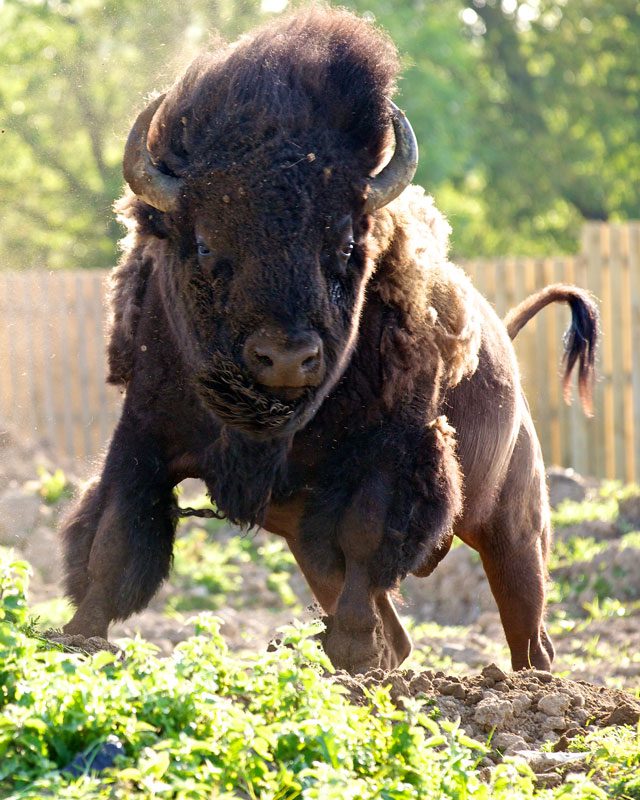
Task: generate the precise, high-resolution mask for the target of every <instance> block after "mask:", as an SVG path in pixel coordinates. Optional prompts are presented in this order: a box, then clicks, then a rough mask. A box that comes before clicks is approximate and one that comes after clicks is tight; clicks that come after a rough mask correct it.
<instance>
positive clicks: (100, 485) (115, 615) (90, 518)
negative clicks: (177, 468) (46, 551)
mask: <svg viewBox="0 0 640 800" xmlns="http://www.w3.org/2000/svg"><path fill="white" fill-rule="evenodd" d="M172 488H173V487H172V483H171V481H170V479H169V476H168V474H167V468H166V465H165V462H164V461H163V459H162V457H161V455H160V453H159V451H158V448H157V446H156V445H155V443H154V441H153V440H152V439H151V438H150V437H145V436H142V435H140V433H139V432H138V431H137V430H136V429H135V425H134V424H132V423H128V422H126V421H121V423H120V425H119V426H118V428H117V430H116V432H115V434H114V437H113V440H112V443H111V446H110V448H109V453H108V455H107V459H106V462H105V466H104V470H103V473H102V476H101V478H100V480H99V482H97V483H94V484H92V485H91V486H90V487H89V488H88V489H87V490H86V491H85V493H84V495H83V496H82V497H81V499H80V501H79V503H78V505H77V507H76V508H75V509H74V510H73V511H72V513H71V515H70V516H69V517H68V519H67V520H66V522H65V523H64V524H63V528H62V537H63V546H64V562H65V567H66V590H67V594H68V595H69V596H70V598H71V600H72V601H73V602H74V604H75V605H76V606H77V610H76V612H75V614H74V616H73V618H72V619H71V621H70V622H69V623H68V624H67V625H65V627H64V632H65V633H67V634H81V635H83V636H86V637H89V636H99V637H101V638H104V639H106V638H107V633H108V628H109V623H110V622H111V621H112V620H116V619H126V618H127V617H128V616H130V615H131V614H133V613H134V612H136V611H140V610H142V609H143V608H145V607H146V606H147V604H148V603H149V601H150V600H151V598H152V597H153V595H154V593H155V592H156V590H157V589H158V587H159V586H160V584H161V582H162V581H163V580H164V578H165V577H166V576H167V574H168V572H169V567H170V564H171V553H172V548H173V539H174V533H175V514H174V513H173V512H174V508H175V504H174V498H173V492H172Z"/></svg>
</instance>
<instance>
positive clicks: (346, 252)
mask: <svg viewBox="0 0 640 800" xmlns="http://www.w3.org/2000/svg"><path fill="white" fill-rule="evenodd" d="M352 253H353V239H349V240H348V241H346V242H343V244H341V245H340V248H339V249H338V260H339V261H340V264H341V265H343V266H346V265H347V262H348V261H349V259H350V258H351V254H352Z"/></svg>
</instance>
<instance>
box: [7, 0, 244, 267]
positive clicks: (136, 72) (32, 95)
mask: <svg viewBox="0 0 640 800" xmlns="http://www.w3.org/2000/svg"><path fill="white" fill-rule="evenodd" d="M258 18H259V11H258V5H257V2H255V0H238V2H237V3H234V2H233V0H218V1H217V2H216V1H215V0H214V2H205V0H188V2H186V3H180V4H170V3H162V4H156V3H143V2H140V0H125V2H122V0H107V2H106V3H105V2H97V1H96V0H32V1H29V0H4V2H2V3H0V63H1V64H2V66H3V79H2V82H1V84H0V116H1V118H2V124H1V126H0V128H1V129H2V134H1V137H2V139H1V141H2V147H0V191H1V192H2V195H3V200H4V202H3V206H2V209H1V211H0V253H1V255H2V265H3V267H11V268H18V269H21V268H24V267H31V266H40V267H42V266H46V267H48V268H58V267H66V268H69V267H105V266H111V265H112V264H113V263H115V260H116V258H117V249H116V242H117V240H118V238H119V237H120V236H121V234H122V231H121V230H120V228H119V226H118V225H117V223H116V221H115V219H114V216H113V212H112V210H111V205H112V203H113V201H114V200H115V199H116V197H117V196H118V195H119V194H120V193H121V191H122V185H123V180H122V173H121V160H122V150H123V147H124V139H125V136H126V134H127V131H128V127H129V124H130V122H131V119H132V117H134V115H135V110H136V109H139V108H140V106H141V104H142V101H143V97H144V95H145V93H148V92H150V91H151V90H153V89H157V88H161V87H162V86H163V85H164V84H166V83H167V82H168V81H169V80H171V79H172V78H173V76H174V75H175V73H176V71H178V70H179V68H180V67H181V66H182V65H184V64H185V63H186V62H187V61H188V60H190V58H191V57H193V56H194V55H195V54H196V52H198V51H199V50H200V49H201V48H203V47H205V46H206V44H207V37H208V33H209V31H210V30H218V31H220V33H221V34H222V35H223V36H224V35H228V36H235V35H237V34H238V33H239V32H241V31H242V30H244V29H245V28H246V27H247V26H248V25H249V24H250V22H251V23H255V22H256V21H257V20H258Z"/></svg>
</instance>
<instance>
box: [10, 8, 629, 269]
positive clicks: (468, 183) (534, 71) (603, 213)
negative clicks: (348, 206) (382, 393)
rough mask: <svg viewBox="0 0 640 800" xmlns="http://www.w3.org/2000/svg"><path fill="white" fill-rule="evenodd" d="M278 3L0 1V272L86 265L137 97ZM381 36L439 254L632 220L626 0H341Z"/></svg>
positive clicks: (550, 244) (557, 246) (110, 254)
mask: <svg viewBox="0 0 640 800" xmlns="http://www.w3.org/2000/svg"><path fill="white" fill-rule="evenodd" d="M285 4H286V0H183V2H181V3H180V4H173V3H158V4H155V3H146V2H143V0H107V2H105V0H100V1H99V2H98V0H48V2H47V1H46V0H4V2H2V0H0V66H1V67H2V81H1V82H0V130H2V133H1V134H0V193H1V196H2V204H1V206H0V267H4V268H24V267H31V266H38V267H46V268H51V269H54V268H60V267H67V268H75V267H104V266H110V265H111V264H113V263H114V262H115V259H116V258H117V245H116V243H117V239H118V238H119V236H120V233H121V232H120V230H119V228H118V226H117V224H116V223H115V220H114V218H113V214H112V212H111V204H112V202H113V200H114V199H115V198H116V197H117V196H118V195H119V193H120V192H121V190H122V178H121V171H120V160H121V154H122V148H123V145H124V138H125V136H126V134H127V131H128V126H129V124H130V122H131V119H132V117H133V116H134V113H135V111H136V109H138V108H140V106H141V102H142V99H143V97H144V95H145V94H146V93H148V92H150V91H151V90H153V89H155V88H161V87H163V86H165V85H167V84H168V83H169V82H170V81H171V79H172V78H173V77H174V76H175V74H176V73H177V72H179V70H180V69H181V68H182V67H183V66H184V65H185V64H186V63H187V62H188V61H189V60H190V58H191V57H193V55H194V54H195V53H196V52H197V51H198V50H200V49H202V48H203V47H206V46H207V45H210V44H211V40H210V33H211V32H213V31H218V32H219V33H220V34H221V35H222V36H223V37H224V38H233V37H235V36H237V34H238V33H240V32H242V31H243V30H246V29H247V28H250V27H251V26H253V25H255V24H257V23H259V22H261V21H262V20H263V19H265V18H267V17H269V16H271V15H273V14H274V13H279V12H280V11H281V10H283V8H284V7H285ZM347 5H348V6H350V7H351V8H353V9H355V10H356V11H358V12H359V13H361V14H365V15H367V16H368V17H370V18H372V19H375V20H376V22H378V23H379V24H380V25H382V27H384V28H385V29H386V30H387V31H388V32H389V33H390V35H391V36H392V38H393V39H394V41H395V42H396V44H397V45H398V47H399V49H400V52H401V53H402V56H403V60H404V64H405V69H404V72H403V76H402V80H401V84H400V89H401V94H400V103H401V105H402V106H403V107H404V108H406V110H407V111H408V113H409V116H410V118H411V120H412V123H413V125H414V127H415V129H416V132H417V134H418V138H419V140H420V144H421V149H422V157H421V163H420V168H419V172H418V175H417V182H419V183H421V184H423V185H424V186H425V187H426V188H427V189H428V191H430V192H432V193H433V194H434V195H435V197H436V200H437V202H438V204H439V206H440V207H441V208H442V209H443V210H444V211H446V213H448V215H449V217H450V219H451V222H452V224H453V227H454V251H455V255H457V256H467V257H474V256H480V255H494V254H506V253H516V252H520V253H529V254H536V253H550V252H558V251H559V250H565V251H566V250H572V249H575V247H576V243H577V237H578V233H579V229H580V225H581V224H582V222H583V220H585V219H625V218H638V217H640V189H639V187H640V174H639V173H640V157H639V156H640V114H639V113H638V112H639V109H638V98H639V96H640V61H639V60H638V58H637V43H638V41H639V40H640V2H638V0H611V1H610V2H607V3H603V2H600V1H599V0H526V2H519V0H501V2H500V0H467V1H466V2H465V0H349V2H347Z"/></svg>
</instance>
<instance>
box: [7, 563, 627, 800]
mask: <svg viewBox="0 0 640 800" xmlns="http://www.w3.org/2000/svg"><path fill="white" fill-rule="evenodd" d="M26 575H27V567H26V565H25V564H24V563H20V562H15V560H13V558H12V556H11V555H10V554H9V553H8V552H3V553H1V554H0V796H2V797H8V798H15V799H16V800H17V798H32V799H33V800H35V798H39V799H40V798H43V797H58V798H83V800H84V799H85V798H87V799H90V798H105V799H106V798H111V799H115V800H118V799H121V800H125V799H127V800H128V798H151V797H155V798H175V800H188V799H189V800H191V799H192V798H203V799H204V798H212V797H215V798H225V799H226V800H231V798H238V797H242V798H264V800H268V799H270V800H274V799H275V798H279V799H280V800H285V798H286V800H294V799H295V798H305V799H307V798H309V799H311V798H318V799H319V798H321V799H322V800H342V798H351V799H352V800H366V798H385V800H413V798H415V797H434V798H436V797H437V798H442V800H447V798H451V799H452V800H454V799H455V800H467V799H470V798H478V800H490V799H491V800H514V799H515V800H534V799H535V798H538V800H551V798H570V797H571V798H577V800H586V799H587V798H594V799H595V798H598V800H600V798H603V799H604V798H607V797H619V798H634V797H637V789H638V782H637V775H638V767H639V766H640V762H639V760H638V759H639V756H638V753H639V752H640V747H639V744H640V739H639V738H638V737H639V736H640V731H638V730H634V729H632V728H618V729H607V730H605V731H599V732H597V733H593V734H589V735H588V736H586V737H584V738H581V739H574V740H573V742H572V744H571V748H572V749H574V750H583V751H587V752H590V753H591V754H592V755H591V763H590V767H591V769H592V777H589V776H584V775H575V776H572V777H569V778H568V780H567V783H566V784H565V785H563V786H560V787H557V788H556V789H552V790H545V789H537V788H536V786H535V783H534V779H533V775H532V773H531V772H530V770H529V769H528V768H527V767H525V766H523V765H522V764H515V763H510V762H508V761H507V762H505V763H503V764H501V765H499V766H498V767H496V768H495V769H493V770H492V771H491V775H490V778H489V780H488V782H482V781H481V780H480V776H479V771H478V763H479V760H480V759H481V758H482V756H483V755H484V753H486V747H485V746H483V745H482V744H480V743H478V742H474V741H473V740H471V739H469V737H468V736H466V734H465V733H464V732H463V731H462V730H460V729H459V727H458V725H456V724H453V723H449V722H446V721H441V722H436V721H435V720H434V719H433V718H432V717H431V716H430V715H429V714H428V713H427V711H428V709H427V708H426V707H425V706H423V705H422V704H421V702H420V700H419V699H406V700H405V701H404V702H403V707H402V708H398V707H397V706H396V705H395V704H393V703H392V702H391V700H390V694H389V688H388V687H384V686H382V687H376V688H373V689H371V690H370V691H369V692H368V694H367V698H366V702H365V703H364V704H363V705H353V704H352V703H351V702H350V701H349V698H348V695H347V694H346V693H345V690H344V689H343V688H342V687H341V686H340V684H339V683H338V682H336V681H335V680H332V678H331V673H332V668H331V665H330V664H329V662H328V660H327V658H326V656H325V655H324V653H323V651H322V650H321V648H320V646H319V644H318V642H317V641H316V640H315V638H314V636H315V634H316V633H317V632H318V631H319V627H320V626H319V625H315V626H293V627H291V626H290V627H287V628H284V629H282V635H283V645H282V646H281V648H279V649H277V650H275V651H273V652H267V653H261V654H259V655H257V656H253V657H250V658H238V657H234V656H232V655H231V654H229V652H228V651H227V649H226V647H225V644H224V641H223V639H222V638H221V636H220V634H219V630H218V623H217V621H216V620H215V618H214V617H211V616H209V615H202V616H200V617H199V618H198V620H197V623H196V632H195V635H194V636H193V637H192V638H191V639H189V640H187V641H185V642H183V643H182V644H180V645H178V647H177V648H176V650H175V652H174V653H173V655H172V657H170V658H167V659H158V658H157V657H156V656H155V655H154V648H153V646H151V645H149V644H146V643H144V642H142V641H130V642H128V643H127V645H126V660H125V661H122V660H119V659H117V658H116V657H115V656H114V655H113V654H111V653H106V652H101V653H98V654H96V655H94V656H90V657H89V656H81V655H79V654H76V653H67V652H61V651H59V650H55V649H43V648H42V646H41V642H40V641H39V640H37V639H34V638H31V637H30V636H28V635H26V634H25V633H24V632H23V630H21V627H20V626H21V625H23V626H24V623H25V620H26V609H25V605H24V591H25V589H26ZM11 598H17V602H16V601H15V600H12V599H11ZM16 609H18V611H17V613H16ZM7 611H8V613H7ZM596 644H597V643H596ZM594 646H595V645H594ZM112 736H116V737H117V738H118V740H119V741H120V742H121V743H122V745H123V748H124V755H123V756H120V757H118V759H117V760H116V762H115V765H114V767H113V768H109V769H107V770H104V771H102V772H100V773H92V772H90V771H88V772H87V773H86V774H84V775H81V776H80V777H77V778H73V777H71V776H70V775H69V774H68V773H65V771H64V767H65V766H66V765H67V764H69V763H70V761H72V760H73V758H74V757H75V756H76V755H77V754H78V753H87V752H93V753H96V752H97V751H98V750H99V749H100V747H101V745H102V744H103V743H104V742H106V741H107V740H108V738H109V737H112ZM594 780H597V785H596V783H594Z"/></svg>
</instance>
